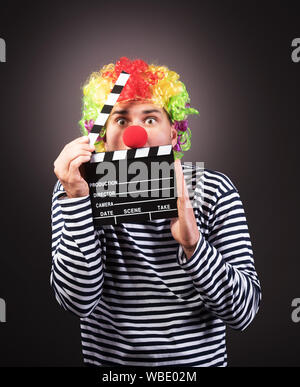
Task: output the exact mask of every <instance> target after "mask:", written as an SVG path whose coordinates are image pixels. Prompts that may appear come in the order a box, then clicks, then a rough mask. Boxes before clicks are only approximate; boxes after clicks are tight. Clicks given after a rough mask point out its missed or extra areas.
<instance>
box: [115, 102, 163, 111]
mask: <svg viewBox="0 0 300 387" xmlns="http://www.w3.org/2000/svg"><path fill="white" fill-rule="evenodd" d="M130 110H138V111H139V112H140V111H143V112H148V111H152V112H154V111H156V112H158V113H163V112H164V110H163V109H162V108H161V107H160V106H158V105H156V104H154V103H153V102H152V101H147V100H130V101H122V102H117V103H116V104H115V106H114V108H113V109H112V111H111V114H114V113H115V114H116V113H117V112H121V111H122V112H123V114H125V113H126V112H129V111H130Z"/></svg>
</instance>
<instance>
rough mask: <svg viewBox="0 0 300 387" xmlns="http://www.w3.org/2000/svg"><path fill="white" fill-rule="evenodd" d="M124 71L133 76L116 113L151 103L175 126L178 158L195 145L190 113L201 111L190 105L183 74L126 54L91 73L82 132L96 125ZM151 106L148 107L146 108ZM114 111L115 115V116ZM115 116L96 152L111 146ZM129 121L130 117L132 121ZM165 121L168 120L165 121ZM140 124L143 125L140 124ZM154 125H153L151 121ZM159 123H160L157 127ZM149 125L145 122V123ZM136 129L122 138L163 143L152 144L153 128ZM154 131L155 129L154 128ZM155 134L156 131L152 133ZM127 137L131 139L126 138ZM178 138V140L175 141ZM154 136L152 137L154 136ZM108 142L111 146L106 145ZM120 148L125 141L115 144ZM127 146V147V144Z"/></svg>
mask: <svg viewBox="0 0 300 387" xmlns="http://www.w3.org/2000/svg"><path fill="white" fill-rule="evenodd" d="M121 71H126V72H127V73H129V74H130V78H129V80H128V82H127V84H126V86H125V87H124V89H123V91H122V93H121V95H120V97H119V99H118V102H117V104H116V105H115V107H114V110H113V112H112V114H114V111H116V110H117V109H118V110H119V111H120V110H121V108H122V109H123V110H126V108H127V107H129V106H132V104H133V103H134V104H135V105H138V104H139V105H140V106H141V104H147V105H148V106H147V107H148V110H150V109H151V105H152V110H155V107H156V108H157V109H159V111H160V113H161V114H162V116H163V117H164V118H167V119H168V122H169V123H170V124H171V127H172V129H173V130H172V133H173V136H172V139H173V141H172V144H173V151H174V157H175V159H178V158H181V157H182V156H183V151H187V150H188V149H189V148H190V146H191V131H190V129H189V127H188V121H187V116H188V115H189V114H199V113H198V111H197V110H196V109H193V108H191V107H190V105H189V102H190V98H189V95H188V93H187V91H186V87H185V85H184V83H183V82H181V81H179V75H178V74H177V73H176V72H174V71H171V70H169V69H168V68H167V67H166V66H155V65H153V64H151V65H148V64H147V63H146V62H144V61H143V60H141V59H136V60H133V61H130V60H129V59H128V58H126V57H122V58H120V59H119V60H118V61H117V62H116V64H112V63H111V64H108V65H106V66H104V67H103V68H102V69H101V70H100V71H99V72H94V73H92V74H91V76H90V77H89V79H88V81H87V83H86V84H85V85H84V86H83V101H82V102H83V103H82V106H83V108H82V119H81V120H80V121H79V124H80V126H81V132H82V134H83V135H87V134H88V133H89V132H90V130H91V129H92V127H93V124H94V122H95V120H96V118H97V116H98V114H99V112H100V111H101V109H102V107H103V105H104V104H105V101H106V99H107V96H108V95H109V93H110V91H111V89H112V88H113V85H114V83H115V82H116V80H117V78H118V76H119V75H120V73H121ZM146 110H147V109H146ZM112 114H111V116H112ZM110 122H111V120H109V122H108V123H107V125H106V126H105V127H104V128H103V130H102V131H101V133H100V134H99V137H98V139H97V141H96V143H95V149H96V152H105V151H108V150H116V148H114V149H111V148H109V149H108V147H109V145H110V144H109V143H108V142H107V141H106V140H107V137H106V132H107V126H109V124H110ZM128 122H129V121H128ZM163 123H164V122H163ZM139 126H140V125H139ZM148 126H151V127H153V125H148ZM158 126H159V125H157V129H159V128H158ZM127 127H128V125H126V122H124V123H123V124H122V128H123V129H125V128H127ZM141 127H142V128H143V127H144V128H145V125H143V124H142V125H141ZM145 130H146V131H142V130H141V129H140V130H137V129H136V130H135V132H133V131H132V130H131V133H130V131H126V133H123V136H122V140H123V142H125V145H127V146H128V147H142V146H145V145H147V146H149V145H150V146H151V145H153V146H154V145H163V144H160V143H156V144H149V143H147V138H148V136H149V133H148V132H149V131H148V130H147V128H145ZM152 132H153V130H152ZM157 135H158V136H159V132H158V131H157V133H155V137H156V138H157ZM151 136H152V137H154V135H153V134H152V133H151ZM133 137H138V139H140V141H137V139H136V138H135V141H132V138H133ZM126 138H127V141H126ZM175 139H176V142H175ZM150 140H151V139H150ZM106 144H107V146H106ZM115 145H117V146H118V149H122V148H121V147H122V143H120V142H119V143H117V144H115ZM125 149H126V148H125Z"/></svg>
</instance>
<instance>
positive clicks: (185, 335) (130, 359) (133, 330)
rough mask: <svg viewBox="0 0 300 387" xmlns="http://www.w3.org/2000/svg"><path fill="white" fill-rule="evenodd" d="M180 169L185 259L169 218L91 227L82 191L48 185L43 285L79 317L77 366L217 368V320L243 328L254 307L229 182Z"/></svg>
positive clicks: (244, 235) (221, 353)
mask: <svg viewBox="0 0 300 387" xmlns="http://www.w3.org/2000/svg"><path fill="white" fill-rule="evenodd" d="M182 167H183V172H184V177H185V181H186V184H187V187H188V190H189V193H190V199H191V202H192V205H193V210H194V213H195V218H196V222H197V226H198V229H199V231H200V239H199V241H198V244H197V246H196V249H195V251H194V253H193V255H192V257H191V258H190V259H188V260H187V258H186V256H185V254H184V251H183V249H182V247H181V246H180V245H179V243H178V242H177V241H176V240H175V239H174V238H173V236H172V233H171V230H170V219H158V220H152V221H146V222H143V223H122V224H118V225H113V226H112V225H104V226H102V228H101V229H99V230H97V229H95V228H94V224H93V218H92V209H91V201H90V197H89V196H85V197H81V198H71V199H70V198H63V199H59V197H60V196H61V195H64V194H65V191H64V188H63V186H62V185H61V183H60V181H59V180H58V181H57V182H56V184H55V186H54V190H53V197H52V214H51V220H52V268H51V275H50V284H51V286H52V288H53V290H54V294H55V297H56V299H57V301H58V303H59V304H60V305H61V306H62V307H63V308H64V309H66V310H67V311H69V312H71V313H73V314H75V315H76V316H78V317H79V318H80V327H81V340H82V351H83V361H84V363H85V364H86V365H98V366H148V367H149V366H174V365H178V366H192V367H201V366H219V367H222V366H226V365H227V352H226V341H225V328H226V326H229V327H231V328H233V329H236V330H244V329H245V328H246V327H247V326H248V325H249V324H250V322H251V321H252V320H253V318H254V316H255V315H256V313H257V311H258V308H259V304H260V300H261V289H260V283H259V280H258V276H257V273H256V270H255V267H254V261H253V251H252V246H251V240H250V235H249V230H248V226H247V221H246V217H245V212H244V209H243V205H242V202H241V199H240V195H239V193H238V190H237V188H236V187H235V186H234V184H233V183H232V181H231V180H230V179H229V178H228V177H227V176H226V175H225V174H223V173H221V172H217V171H212V170H209V169H206V168H202V169H201V171H200V169H199V167H195V166H194V165H193V166H186V165H185V164H184V163H183V164H182ZM199 172H200V173H199Z"/></svg>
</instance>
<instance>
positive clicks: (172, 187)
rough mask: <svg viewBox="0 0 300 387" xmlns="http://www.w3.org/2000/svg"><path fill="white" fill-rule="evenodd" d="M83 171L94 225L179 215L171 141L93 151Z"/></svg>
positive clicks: (137, 221)
mask: <svg viewBox="0 0 300 387" xmlns="http://www.w3.org/2000/svg"><path fill="white" fill-rule="evenodd" d="M85 172H86V180H87V182H88V184H89V188H90V197H91V203H92V211H93V219H94V225H95V227H96V228H100V227H101V226H102V225H105V224H111V225H115V224H119V223H140V222H144V221H152V220H154V219H162V218H172V217H177V216H178V212H177V191H176V181H175V178H176V176H175V170H174V155H173V149H172V145H163V146H157V147H145V148H136V149H126V150H118V151H114V152H100V153H95V154H93V155H92V157H91V160H90V162H88V163H85Z"/></svg>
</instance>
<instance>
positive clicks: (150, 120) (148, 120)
mask: <svg viewBox="0 0 300 387" xmlns="http://www.w3.org/2000/svg"><path fill="white" fill-rule="evenodd" d="M156 122H157V121H156V118H155V117H148V118H146V120H145V123H146V124H147V125H152V124H155V123H156Z"/></svg>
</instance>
